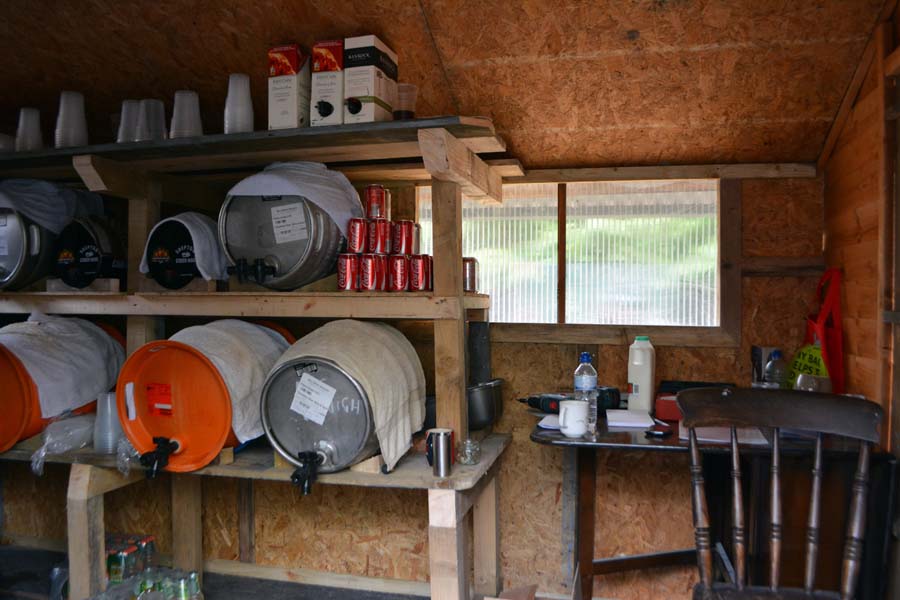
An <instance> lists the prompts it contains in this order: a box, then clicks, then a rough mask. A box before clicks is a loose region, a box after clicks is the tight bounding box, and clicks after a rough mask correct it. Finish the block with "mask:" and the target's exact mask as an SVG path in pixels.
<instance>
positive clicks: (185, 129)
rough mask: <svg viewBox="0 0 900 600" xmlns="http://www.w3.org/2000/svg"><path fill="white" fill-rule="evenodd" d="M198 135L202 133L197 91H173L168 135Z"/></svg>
mask: <svg viewBox="0 0 900 600" xmlns="http://www.w3.org/2000/svg"><path fill="white" fill-rule="evenodd" d="M200 135H203V124H202V122H201V120H200V98H199V96H197V92H192V91H191V90H179V91H177V92H175V105H174V107H173V108H172V125H171V127H170V128H169V137H170V138H172V139H175V138H187V137H197V136H200Z"/></svg>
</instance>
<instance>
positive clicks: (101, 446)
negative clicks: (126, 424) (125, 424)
mask: <svg viewBox="0 0 900 600" xmlns="http://www.w3.org/2000/svg"><path fill="white" fill-rule="evenodd" d="M121 437H122V422H121V421H119V409H118V407H117V406H116V395H115V393H112V392H111V393H108V394H100V395H99V396H97V417H96V419H94V452H97V453H99V454H114V453H115V452H116V447H117V446H118V444H119V439H121Z"/></svg>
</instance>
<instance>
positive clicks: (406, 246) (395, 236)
mask: <svg viewBox="0 0 900 600" xmlns="http://www.w3.org/2000/svg"><path fill="white" fill-rule="evenodd" d="M415 233H416V224H415V223H414V222H413V221H393V222H392V223H391V252H392V253H393V254H415V252H414V251H413V243H414V242H415Z"/></svg>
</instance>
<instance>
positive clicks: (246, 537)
mask: <svg viewBox="0 0 900 600" xmlns="http://www.w3.org/2000/svg"><path fill="white" fill-rule="evenodd" d="M254 519H255V510H254V507H253V480H252V479H241V480H240V481H239V482H238V559H239V560H240V561H241V562H245V563H254V562H256V548H255V542H254V538H255V535H254V533H255V532H254Z"/></svg>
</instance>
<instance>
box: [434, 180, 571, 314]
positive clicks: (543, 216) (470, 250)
mask: <svg viewBox="0 0 900 600" xmlns="http://www.w3.org/2000/svg"><path fill="white" fill-rule="evenodd" d="M556 195H557V186H556V184H519V185H504V186H503V199H504V200H503V204H502V205H493V204H481V203H479V202H476V201H472V200H464V201H463V219H462V220H463V239H462V242H463V255H464V256H474V257H475V258H477V259H478V268H479V276H478V278H479V291H480V292H483V293H485V294H490V296H491V321H495V322H499V323H555V322H556V299H557V293H556V269H557V210H556ZM419 222H420V224H421V225H422V237H421V245H422V251H423V252H425V253H428V254H432V229H431V188H427V187H422V188H419Z"/></svg>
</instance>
